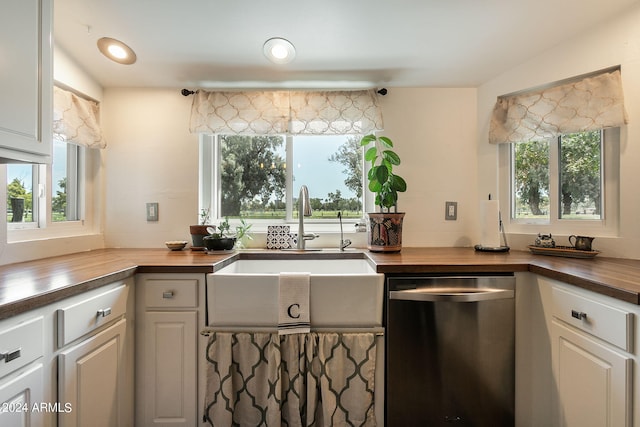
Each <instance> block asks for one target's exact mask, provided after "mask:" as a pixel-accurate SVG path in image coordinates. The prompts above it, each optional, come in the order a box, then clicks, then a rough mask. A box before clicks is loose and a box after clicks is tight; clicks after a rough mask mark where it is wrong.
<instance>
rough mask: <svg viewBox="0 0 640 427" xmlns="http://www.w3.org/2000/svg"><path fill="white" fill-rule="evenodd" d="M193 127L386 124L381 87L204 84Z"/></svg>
mask: <svg viewBox="0 0 640 427" xmlns="http://www.w3.org/2000/svg"><path fill="white" fill-rule="evenodd" d="M189 128H190V130H191V132H192V133H200V132H202V133H227V134H238V135H268V134H283V133H291V134H304V135H344V134H365V133H369V132H372V131H374V130H382V128H383V126H382V112H381V110H380V107H379V106H378V101H377V94H376V92H375V90H364V91H322V92H312V91H262V92H261V91H243V92H233V91H230V92H209V91H204V90H198V91H197V92H196V93H195V96H194V98H193V104H192V106H191V123H190V126H189Z"/></svg>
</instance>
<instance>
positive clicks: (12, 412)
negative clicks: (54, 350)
mask: <svg viewBox="0 0 640 427" xmlns="http://www.w3.org/2000/svg"><path fill="white" fill-rule="evenodd" d="M43 375H44V373H43V366H42V364H41V363H38V364H36V365H34V366H33V367H30V368H29V369H28V370H26V371H24V372H20V373H19V374H18V375H16V376H13V377H10V378H8V379H3V380H2V381H0V426H11V427H37V426H42V425H43V422H44V414H45V412H47V411H50V410H57V409H58V408H50V407H48V406H47V407H44V408H43V407H41V405H42V404H43V403H44V404H46V402H44V399H43V396H44V386H43Z"/></svg>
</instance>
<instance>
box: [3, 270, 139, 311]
mask: <svg viewBox="0 0 640 427" xmlns="http://www.w3.org/2000/svg"><path fill="white" fill-rule="evenodd" d="M135 273H136V267H135V266H133V267H129V268H126V269H122V270H118V271H113V272H110V273H108V274H105V275H102V276H98V277H95V278H92V279H89V280H85V281H82V282H79V283H72V284H69V285H67V286H64V287H60V288H55V289H51V290H48V291H44V292H40V293H38V294H36V295H33V296H30V297H27V298H23V299H20V300H16V301H11V302H8V303H5V304H2V305H0V309H1V310H0V320H2V319H6V318H8V317H12V316H15V315H17V314H20V313H24V312H25V311H29V310H32V309H35V308H39V307H44V306H46V305H49V304H52V303H55V302H58V301H61V300H63V299H65V298H68V297H72V296H74V295H78V294H81V293H83V292H87V291H90V290H92V289H96V288H99V287H102V286H105V285H108V284H110V283H114V282H117V281H119V280H124V279H126V278H128V277H131V276H133V275H134V274H135Z"/></svg>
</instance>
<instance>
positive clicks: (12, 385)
mask: <svg viewBox="0 0 640 427" xmlns="http://www.w3.org/2000/svg"><path fill="white" fill-rule="evenodd" d="M43 356H44V318H43V316H41V315H38V314H27V315H24V316H19V317H18V318H17V319H12V318H9V319H7V320H4V321H2V322H0V426H15V427H23V426H24V427H26V426H41V425H43V424H44V422H45V417H44V413H45V412H46V411H48V410H49V409H50V408H48V407H45V408H41V406H40V405H41V404H42V403H43V402H44V396H45V392H44V368H43V364H42V362H43ZM41 409H43V410H41Z"/></svg>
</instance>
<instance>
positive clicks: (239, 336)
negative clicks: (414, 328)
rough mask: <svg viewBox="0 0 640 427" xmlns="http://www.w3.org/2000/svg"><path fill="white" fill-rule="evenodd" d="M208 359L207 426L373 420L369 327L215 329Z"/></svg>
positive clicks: (373, 348)
mask: <svg viewBox="0 0 640 427" xmlns="http://www.w3.org/2000/svg"><path fill="white" fill-rule="evenodd" d="M207 361H208V363H207V391H206V402H205V414H204V419H205V421H207V422H208V423H209V425H211V426H214V427H227V426H240V427H256V426H268V427H273V426H277V427H280V426H291V427H294V426H318V427H321V426H327V427H329V426H375V425H376V423H375V414H374V377H375V364H376V336H375V334H374V333H333V332H326V333H325V332H323V333H320V332H311V333H307V334H291V335H278V334H277V333H257V332H256V333H248V332H237V333H236V332H214V333H212V334H211V335H210V337H209V343H208V345H207Z"/></svg>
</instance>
